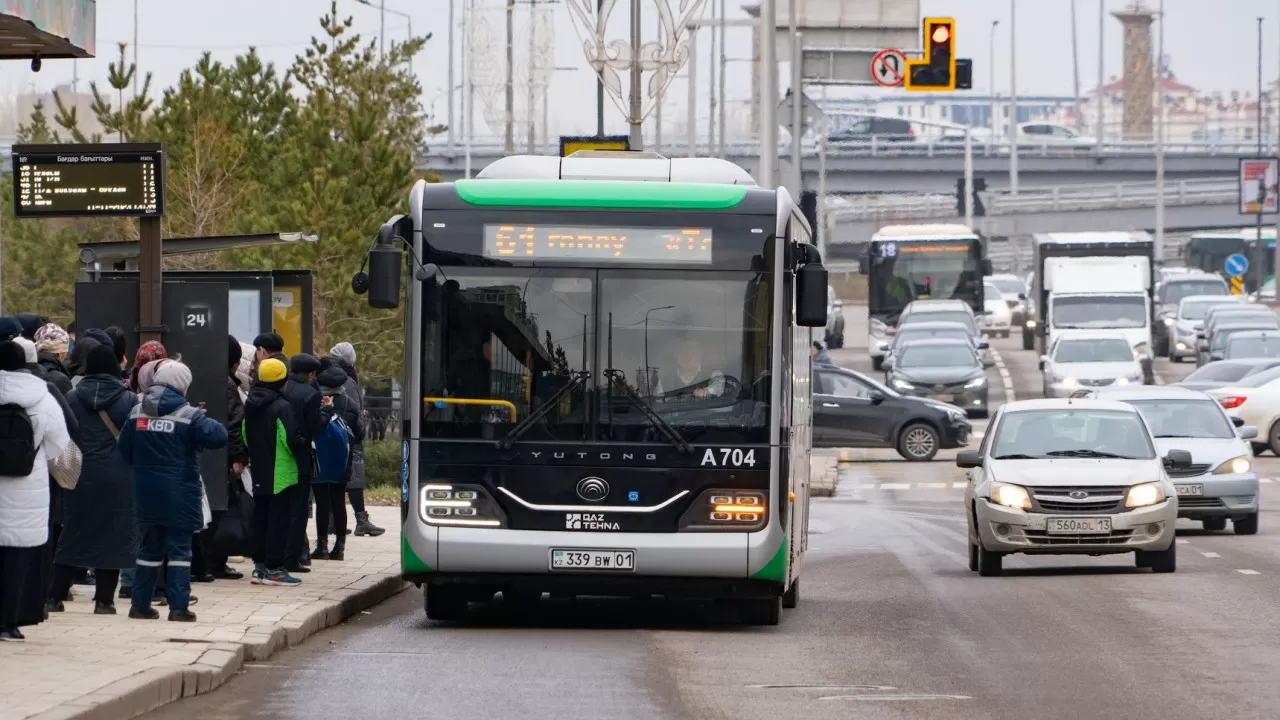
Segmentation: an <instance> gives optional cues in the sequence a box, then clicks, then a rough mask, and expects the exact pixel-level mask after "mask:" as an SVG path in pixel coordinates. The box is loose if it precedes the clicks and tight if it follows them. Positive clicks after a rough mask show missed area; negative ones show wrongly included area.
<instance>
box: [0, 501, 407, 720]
mask: <svg viewBox="0 0 1280 720" xmlns="http://www.w3.org/2000/svg"><path fill="white" fill-rule="evenodd" d="M368 509H369V514H370V517H371V519H372V520H373V521H374V523H375V524H377V525H379V526H381V527H384V528H386V529H387V532H386V533H385V534H384V535H382V536H381V537H377V538H370V537H359V538H358V537H355V536H354V535H351V536H348V538H347V548H346V560H344V561H342V562H330V561H327V560H316V561H314V562H313V564H312V566H311V572H310V573H307V574H305V575H300V576H299V577H300V578H301V579H302V584H301V585H299V586H297V587H292V588H288V587H267V586H261V585H251V584H249V571H250V570H252V565H251V563H248V562H244V563H240V564H239V565H236V566H235V567H236V569H237V570H240V571H241V572H243V573H245V578H244V579H243V580H218V581H216V582H213V583H193V584H192V592H193V593H194V594H195V595H196V596H197V597H199V602H198V603H197V604H196V605H193V606H192V608H191V610H192V611H193V612H195V613H196V615H197V616H198V618H199V620H198V622H195V623H189V624H188V623H176V622H168V621H167V620H166V619H165V618H166V617H167V613H168V611H167V609H166V608H165V607H158V608H157V609H158V610H159V611H160V619H159V620H151V621H146V620H130V619H128V617H126V616H127V614H128V611H129V601H128V600H117V601H116V602H117V604H116V609H117V611H118V613H119V614H117V615H114V616H110V615H94V614H93V600H92V590H90V589H88V588H78V589H77V590H76V591H75V595H76V597H75V601H74V602H69V603H67V604H66V608H67V609H66V612H63V613H50V615H49V620H47V621H46V622H44V623H42V624H40V625H37V626H35V627H31V628H25V629H24V634H25V635H26V636H27V640H26V642H22V643H0V720H24V719H25V718H33V719H35V720H68V719H70V718H77V719H84V720H124V719H125V718H132V717H136V716H138V715H141V714H143V713H146V712H149V711H151V710H153V709H155V708H157V707H160V706H161V705H165V704H167V703H170V702H174V701H176V700H179V699H181V698H184V697H190V696H192V695H197V694H202V693H207V692H209V691H211V690H213V689H215V688H217V687H219V686H220V685H222V684H223V683H224V682H226V681H227V680H228V679H230V678H231V677H232V676H233V675H234V674H235V673H236V672H237V671H238V670H239V669H240V667H241V666H242V665H243V664H244V663H245V662H246V661H257V660H265V659H267V658H269V657H271V656H272V655H273V654H275V653H276V652H277V651H279V650H282V649H284V648H286V647H290V646H293V645H297V644H299V643H301V642H302V641H303V640H304V639H305V638H307V637H309V636H311V635H314V634H315V633H317V632H319V631H321V630H323V629H325V628H328V627H331V626H333V625H336V624H338V623H340V622H342V621H343V620H345V619H347V618H349V617H351V616H352V615H355V614H357V613H359V612H360V611H362V610H364V609H366V608H369V607H372V606H373V605H376V604H378V603H379V602H382V601H383V600H385V599H387V598H389V597H391V596H392V595H394V594H396V593H397V592H399V591H400V590H402V589H403V588H404V583H403V582H402V581H401V580H400V533H399V531H398V528H399V527H400V509H399V508H398V507H372V506H371V507H369V508H368Z"/></svg>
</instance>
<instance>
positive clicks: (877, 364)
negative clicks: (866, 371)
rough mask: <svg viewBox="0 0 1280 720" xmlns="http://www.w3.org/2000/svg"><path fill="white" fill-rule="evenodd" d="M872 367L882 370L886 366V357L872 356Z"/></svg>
mask: <svg viewBox="0 0 1280 720" xmlns="http://www.w3.org/2000/svg"><path fill="white" fill-rule="evenodd" d="M871 367H872V369H874V370H882V369H883V368H884V358H883V357H873V358H871Z"/></svg>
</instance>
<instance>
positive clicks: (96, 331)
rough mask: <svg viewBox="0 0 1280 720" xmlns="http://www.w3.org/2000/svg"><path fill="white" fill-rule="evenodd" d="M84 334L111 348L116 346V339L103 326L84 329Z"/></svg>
mask: <svg viewBox="0 0 1280 720" xmlns="http://www.w3.org/2000/svg"><path fill="white" fill-rule="evenodd" d="M84 336H85V337H86V338H92V339H94V340H97V341H98V342H99V343H102V344H103V345H106V346H107V347H109V348H113V349H114V348H115V346H116V343H115V341H114V340H112V339H111V336H110V335H108V334H107V331H106V330H103V329H101V328H89V329H88V330H85V331H84Z"/></svg>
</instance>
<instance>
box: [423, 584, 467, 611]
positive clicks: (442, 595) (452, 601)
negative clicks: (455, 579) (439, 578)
mask: <svg viewBox="0 0 1280 720" xmlns="http://www.w3.org/2000/svg"><path fill="white" fill-rule="evenodd" d="M425 594H426V599H425V605H426V611H427V619H428V620H457V619H459V618H461V617H462V616H463V615H466V614H467V596H466V595H464V594H463V592H462V588H459V587H451V586H449V585H431V584H428V585H427V586H426V589H425Z"/></svg>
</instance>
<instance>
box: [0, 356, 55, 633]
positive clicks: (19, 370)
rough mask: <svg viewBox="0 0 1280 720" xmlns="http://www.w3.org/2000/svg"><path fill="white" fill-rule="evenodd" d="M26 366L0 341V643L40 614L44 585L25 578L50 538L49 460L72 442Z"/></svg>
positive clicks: (22, 358)
mask: <svg viewBox="0 0 1280 720" xmlns="http://www.w3.org/2000/svg"><path fill="white" fill-rule="evenodd" d="M26 365H27V356H26V352H25V351H24V350H23V349H22V346H21V345H19V344H17V343H15V342H13V341H6V342H3V343H0V641H15V640H22V639H23V635H22V632H21V631H20V630H19V629H18V627H19V626H20V625H33V624H36V623H39V622H40V621H41V620H43V618H44V596H45V589H44V588H36V589H35V590H36V591H37V592H35V593H33V592H31V589H29V588H27V587H26V585H27V582H28V580H27V578H28V577H30V576H31V575H32V573H31V565H32V563H34V562H37V561H38V559H39V558H38V556H39V554H40V550H41V548H42V547H44V546H45V544H46V543H47V542H48V541H49V463H50V462H52V460H53V459H54V458H56V457H58V456H59V455H61V454H62V451H63V450H65V449H66V447H67V445H69V444H70V443H71V435H70V434H69V433H68V432H67V423H66V421H65V420H64V419H63V417H62V409H61V408H60V407H59V405H58V402H57V401H56V400H54V399H53V396H52V395H51V394H50V393H49V385H48V383H46V382H45V381H44V380H42V379H40V378H38V377H36V376H35V375H32V374H31V373H30V372H27V370H26ZM37 595H38V596H39V600H38V604H39V607H38V608H33V607H29V606H30V605H31V602H30V601H31V599H33V598H34V597H35V596H37Z"/></svg>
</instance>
